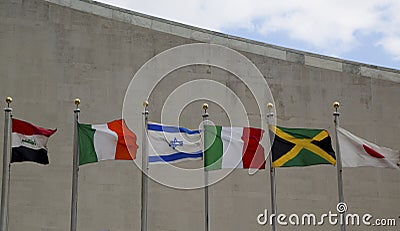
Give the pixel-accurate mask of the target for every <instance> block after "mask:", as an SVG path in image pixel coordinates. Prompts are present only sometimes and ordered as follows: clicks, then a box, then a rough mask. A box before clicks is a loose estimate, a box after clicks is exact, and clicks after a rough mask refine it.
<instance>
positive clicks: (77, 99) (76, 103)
mask: <svg viewBox="0 0 400 231" xmlns="http://www.w3.org/2000/svg"><path fill="white" fill-rule="evenodd" d="M74 103H75V105H76V106H77V107H78V106H79V104H81V99H79V98H76V99H75V100H74Z"/></svg>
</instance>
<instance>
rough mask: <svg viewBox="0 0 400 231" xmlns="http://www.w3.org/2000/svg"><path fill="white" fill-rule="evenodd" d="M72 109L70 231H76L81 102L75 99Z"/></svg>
mask: <svg viewBox="0 0 400 231" xmlns="http://www.w3.org/2000/svg"><path fill="white" fill-rule="evenodd" d="M74 103H75V106H76V107H75V109H74V147H73V157H72V199H71V231H76V227H77V215H78V171H79V163H78V162H79V150H78V149H79V139H78V138H79V137H78V123H79V113H80V111H81V110H80V109H79V104H80V103H81V100H80V99H79V98H76V99H75V101H74Z"/></svg>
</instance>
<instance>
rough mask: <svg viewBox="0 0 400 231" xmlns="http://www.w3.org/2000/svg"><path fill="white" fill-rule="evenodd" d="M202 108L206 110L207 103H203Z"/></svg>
mask: <svg viewBox="0 0 400 231" xmlns="http://www.w3.org/2000/svg"><path fill="white" fill-rule="evenodd" d="M203 109H204V111H207V110H208V104H207V103H203Z"/></svg>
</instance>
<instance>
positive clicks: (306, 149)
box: [270, 126, 336, 168]
mask: <svg viewBox="0 0 400 231" xmlns="http://www.w3.org/2000/svg"><path fill="white" fill-rule="evenodd" d="M270 129H271V132H273V133H274V134H273V135H274V142H273V144H272V148H271V154H272V166H273V167H275V168H277V167H294V166H309V165H316V164H332V165H335V164H336V156H335V151H334V150H333V148H332V143H331V137H330V136H329V133H328V131H326V130H324V129H310V128H285V127H280V126H271V127H270Z"/></svg>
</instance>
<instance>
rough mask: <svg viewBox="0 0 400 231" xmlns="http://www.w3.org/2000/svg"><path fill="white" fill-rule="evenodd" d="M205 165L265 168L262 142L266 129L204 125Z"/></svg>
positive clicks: (206, 166) (207, 167)
mask: <svg viewBox="0 0 400 231" xmlns="http://www.w3.org/2000/svg"><path fill="white" fill-rule="evenodd" d="M204 127H205V129H204V132H205V135H204V145H205V147H204V149H205V154H204V160H205V161H204V167H205V168H206V170H217V169H222V168H255V169H264V168H265V159H266V158H265V153H264V147H263V146H262V145H261V144H260V141H261V140H262V136H263V133H264V130H262V129H260V128H250V127H222V126H211V125H205V126H204Z"/></svg>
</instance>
